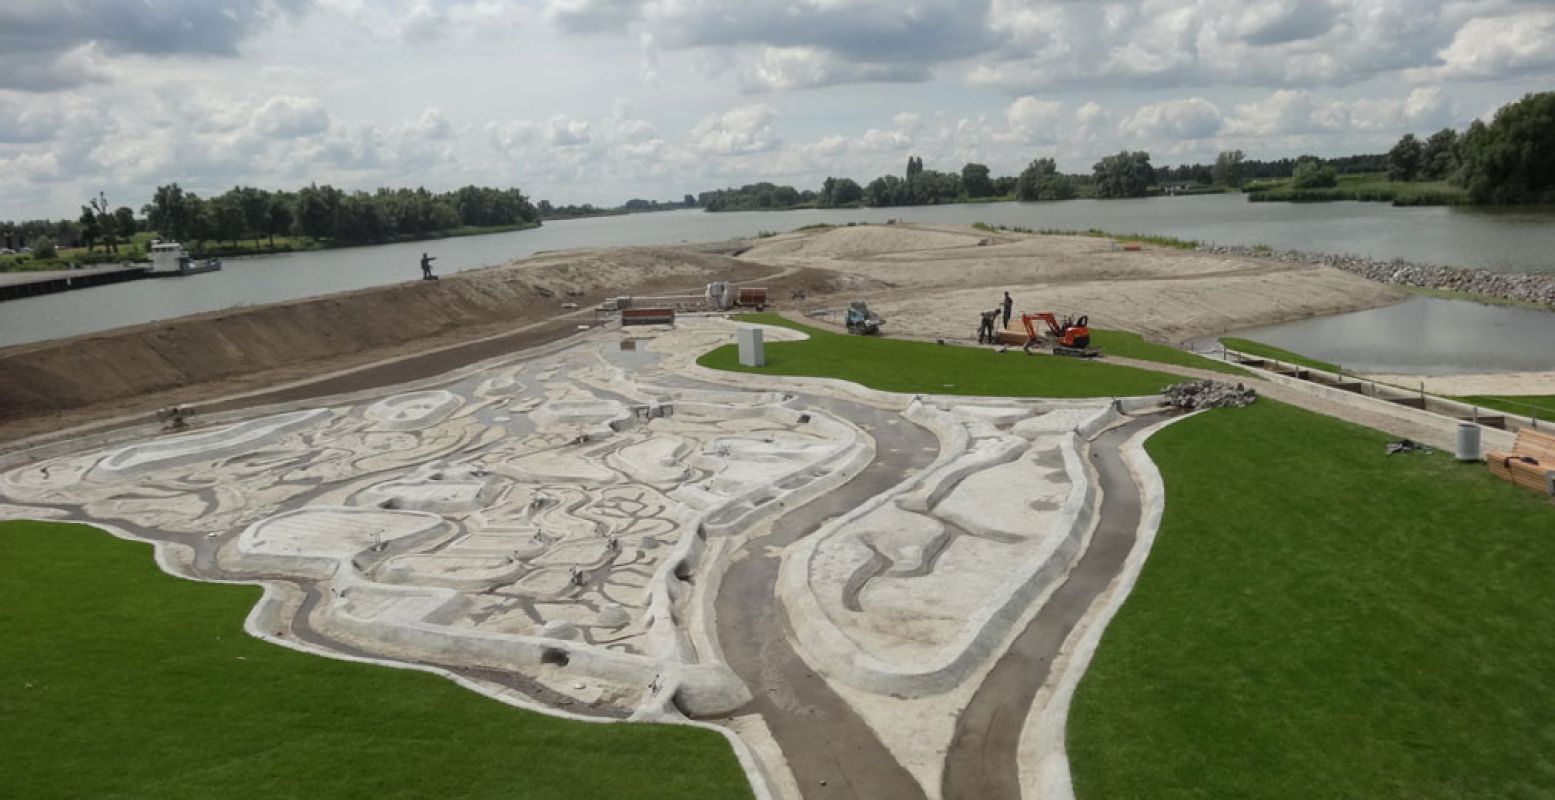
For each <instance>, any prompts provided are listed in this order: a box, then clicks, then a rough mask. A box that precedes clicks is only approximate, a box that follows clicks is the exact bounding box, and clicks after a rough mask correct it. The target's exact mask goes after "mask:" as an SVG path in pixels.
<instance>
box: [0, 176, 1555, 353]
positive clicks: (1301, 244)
mask: <svg viewBox="0 0 1555 800" xmlns="http://www.w3.org/2000/svg"><path fill="white" fill-rule="evenodd" d="M888 219H901V220H905V221H910V222H926V223H947V224H968V223H972V222H978V221H982V222H987V223H990V224H999V225H1010V226H1023V227H1028V228H1033V229H1041V228H1057V229H1085V228H1099V229H1103V230H1108V231H1113V232H1118V233H1150V234H1160V235H1170V236H1177V237H1180V238H1185V239H1197V240H1200V241H1206V242H1216V243H1221V244H1267V245H1269V246H1271V247H1275V248H1278V249H1290V248H1295V249H1303V250H1312V251H1320V252H1330V253H1347V254H1354V255H1364V256H1370V257H1373V258H1389V259H1391V258H1402V259H1404V260H1408V261H1414V262H1418V263H1428V264H1444V265H1452V266H1467V267H1478V268H1485V269H1491V270H1497V271H1511V272H1555V208H1549V207H1540V208H1531V209H1530V208H1519V209H1512V210H1486V209H1464V208H1446V207H1434V208H1394V207H1392V206H1389V205H1385V204H1381V203H1313V204H1290V203H1249V202H1247V201H1246V199H1245V198H1243V197H1242V196H1240V195H1206V196H1198V197H1178V198H1156V199H1141V200H1109V201H1095V200H1073V201H1068V202H1063V203H988V204H969V205H948V206H919V207H907V208H879V209H842V210H802V211H777V212H760V211H758V212H743V213H720V214H710V213H706V212H702V211H696V210H688V211H669V212H658V213H652V214H633V215H627V216H619V217H597V218H593V219H580V220H562V221H554V222H548V223H546V224H545V225H544V226H543V227H541V228H537V229H533V230H527V231H516V232H512V233H501V234H491V235H487V236H471V237H463V238H453V239H441V240H435V241H427V242H409V243H404V244H391V245H380V246H374V247H355V248H343V249H339V250H324V251H316V252H308V253H292V254H285V255H274V256H257V257H251V258H240V259H229V260H228V261H227V266H226V269H224V270H222V271H221V272H218V273H211V274H207V275H201V276H196V277H190V278H180V279H169V280H155V281H134V282H130V283H123V284H117V285H113V286H104V287H100V288H95V289H85V290H79V291H74V292H66V293H63V294H56V295H47V296H43V297H35V298H27V299H23V300H15V301H10V302H6V303H0V346H7V345H14V344H22V343H26V342H35V341H42V340H46V339H52V338H58V337H62V336H72V335H78V334H83V333H93V332H97V331H103V330H108V329H111V328H117V327H120V326H124V325H133V324H138V323H144V322H152V321H156V320H162V319H170V318H173V317H179V316H184V315H187V314H195V313H200V312H205V311H216V310H220V309H226V308H233V307H237V306H243V305H258V304H262V303H272V302H278V301H284V300H293V299H297V298H302V297H310V296H314V295H320V294H328V293H331V292H339V291H346V290H351V289H360V288H365V287H369V286H378V285H383V284H388V283H395V282H399V281H403V280H410V279H414V278H415V277H416V276H417V275H418V274H419V271H418V268H417V262H418V260H419V258H420V256H421V253H422V252H423V251H425V252H430V253H432V254H433V255H435V256H437V258H438V261H437V268H438V270H439V271H440V272H443V273H445V274H446V273H451V272H459V271H463V270H467V269H476V268H479V267H485V266H492V265H496V264H502V263H505V262H507V261H510V260H512V259H515V258H522V257H524V256H528V255H533V254H534V253H537V252H541V251H548V250H565V249H573V248H581V247H611V246H618V245H631V244H674V243H679V242H695V241H714V240H723V239H730V238H739V237H750V236H753V235H755V234H756V233H757V232H759V231H788V230H793V229H794V228H798V227H801V226H804V225H810V224H816V223H833V224H845V223H847V222H884V221H885V220H888ZM1445 308H1451V309H1452V310H1451V311H1446V310H1443V309H1445ZM1363 315H1364V316H1363ZM1422 315H1423V316H1422ZM1525 315H1531V316H1525ZM1352 318H1353V319H1356V320H1358V321H1355V322H1349V323H1342V324H1346V325H1352V326H1359V327H1357V328H1354V329H1353V330H1355V331H1360V330H1362V329H1364V331H1365V335H1366V339H1355V340H1353V341H1352V343H1351V345H1349V346H1359V344H1360V342H1362V341H1368V340H1369V341H1372V342H1386V341H1396V342H1398V343H1399V346H1400V347H1402V348H1404V349H1403V350H1402V351H1400V352H1399V353H1398V354H1390V355H1378V356H1377V357H1376V359H1374V361H1372V362H1366V363H1377V364H1382V363H1386V364H1389V365H1390V366H1392V367H1400V368H1402V367H1403V366H1404V365H1406V364H1407V363H1409V362H1411V361H1415V362H1420V364H1421V366H1428V367H1432V368H1435V369H1436V370H1437V371H1443V367H1444V366H1445V367H1446V369H1448V370H1452V371H1484V370H1487V369H1527V368H1530V367H1528V366H1526V362H1527V360H1528V358H1525V357H1523V356H1517V357H1515V358H1514V357H1512V354H1511V352H1510V351H1513V350H1520V351H1525V352H1533V353H1538V352H1539V351H1541V350H1545V351H1548V350H1551V349H1552V348H1555V314H1550V313H1543V312H1527V311H1522V310H1520V309H1506V308H1498V307H1493V306H1483V305H1480V304H1473V303H1459V302H1456V301H1454V302H1448V301H1435V302H1432V303H1424V302H1420V301H1411V302H1409V303H1405V304H1402V305H1400V306H1395V307H1393V308H1391V309H1382V310H1375V311H1370V312H1362V315H1348V316H1347V317H1343V318H1334V319H1330V320H1322V321H1312V322H1306V323H1293V324H1291V325H1287V326H1275V327H1274V328H1270V329H1268V331H1270V332H1271V333H1270V334H1269V335H1272V336H1278V337H1281V339H1282V340H1283V341H1285V342H1290V343H1293V344H1291V345H1289V346H1291V349H1295V350H1298V351H1302V352H1308V354H1309V355H1313V356H1315V357H1322V358H1325V359H1328V360H1338V361H1341V363H1345V365H1346V366H1352V365H1353V366H1355V367H1356V368H1362V366H1361V362H1363V361H1365V359H1364V358H1362V359H1360V360H1359V361H1357V360H1356V359H1355V358H1354V356H1355V355H1356V354H1355V353H1354V352H1351V351H1338V350H1334V349H1332V348H1331V345H1333V344H1334V343H1336V342H1338V341H1340V338H1341V337H1338V336H1334V335H1329V334H1323V333H1314V334H1310V335H1309V334H1300V335H1298V333H1297V332H1298V331H1301V330H1303V326H1313V330H1316V331H1328V330H1331V328H1330V326H1331V325H1334V324H1339V323H1336V320H1343V319H1352ZM1443 321H1450V322H1451V324H1452V325H1453V326H1454V327H1455V328H1456V329H1457V333H1455V334H1454V335H1453V336H1452V337H1449V338H1451V341H1450V342H1446V341H1444V340H1443V339H1442V338H1440V337H1444V336H1448V334H1447V333H1445V332H1441V330H1440V329H1441V327H1442V326H1441V325H1440V324H1439V323H1441V322H1443ZM1427 328H1428V329H1430V330H1431V331H1433V332H1436V333H1435V335H1434V336H1433V337H1427V338H1425V339H1422V338H1420V337H1419V332H1420V331H1422V330H1424V329H1427ZM1502 328H1506V329H1508V330H1515V331H1517V332H1518V334H1519V335H1529V334H1531V335H1535V336H1537V337H1542V338H1537V339H1535V340H1533V341H1542V342H1544V343H1545V346H1543V347H1528V348H1521V347H1518V348H1512V347H1506V346H1504V345H1505V342H1506V341H1508V340H1504V339H1503V340H1500V341H1499V342H1495V341H1493V340H1495V339H1496V337H1497V336H1498V335H1500V333H1498V331H1501V329H1502ZM1332 330H1338V328H1332ZM1346 330H1351V329H1350V328H1346ZM1465 330H1469V331H1480V333H1464V331H1465ZM1356 335H1359V334H1356ZM1511 341H1518V340H1511ZM1521 341H1529V340H1527V339H1522V340H1521ZM1271 343H1274V344H1280V343H1281V342H1280V341H1271ZM1302 344H1305V345H1306V346H1307V347H1309V348H1313V347H1315V346H1316V345H1321V351H1319V350H1316V349H1309V350H1303V349H1302V346H1297V345H1302ZM1439 345H1440V347H1441V349H1438V346H1439ZM1379 352H1380V351H1379ZM1410 353H1413V354H1414V355H1413V356H1411V355H1409V354H1410ZM1503 356H1505V358H1503ZM1487 358H1488V359H1489V361H1487V360H1486V359H1487ZM1443 359H1447V360H1448V361H1450V362H1451V363H1447V364H1444V362H1443ZM1535 360H1542V361H1543V363H1542V365H1541V366H1540V368H1543V369H1555V356H1542V354H1541V355H1540V356H1539V357H1538V358H1536V359H1535ZM1513 361H1516V362H1517V365H1512V362H1513ZM1419 368H1421V367H1420V366H1417V367H1415V368H1414V369H1419Z"/></svg>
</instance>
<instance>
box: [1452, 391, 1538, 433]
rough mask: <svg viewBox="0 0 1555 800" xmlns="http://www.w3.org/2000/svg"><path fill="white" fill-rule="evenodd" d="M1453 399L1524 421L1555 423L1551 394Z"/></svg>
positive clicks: (1479, 396)
mask: <svg viewBox="0 0 1555 800" xmlns="http://www.w3.org/2000/svg"><path fill="white" fill-rule="evenodd" d="M1453 399H1454V400H1458V401H1460V402H1464V403H1473V404H1474V405H1479V406H1485V407H1487V408H1493V409H1496V410H1497V411H1504V412H1506V413H1508V414H1511V415H1513V416H1517V417H1522V418H1524V419H1527V418H1529V417H1536V418H1538V419H1543V420H1550V421H1555V395H1551V394H1544V395H1536V394H1517V395H1486V394H1477V395H1469V396H1467V397H1454V398H1453ZM1541 429H1544V428H1543V426H1541ZM1545 430H1546V431H1547V432H1548V431H1549V430H1555V428H1552V429H1545Z"/></svg>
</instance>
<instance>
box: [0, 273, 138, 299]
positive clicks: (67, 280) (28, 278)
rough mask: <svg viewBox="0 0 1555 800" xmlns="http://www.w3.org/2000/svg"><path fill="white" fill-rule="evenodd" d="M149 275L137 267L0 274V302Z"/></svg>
mask: <svg viewBox="0 0 1555 800" xmlns="http://www.w3.org/2000/svg"><path fill="white" fill-rule="evenodd" d="M150 271H151V266H150V265H148V264H140V265H136V266H129V267H125V266H119V265H114V266H107V267H85V268H82V269H56V270H47V271H38V272H0V302H3V301H5V300H17V299H20V298H23V297H36V296H38V295H43V294H54V293H56V292H68V291H70V290H72V289H86V288H88V287H92V286H106V285H108V284H110V283H123V282H124V281H134V280H140V279H141V278H146V277H149V274H148V273H150Z"/></svg>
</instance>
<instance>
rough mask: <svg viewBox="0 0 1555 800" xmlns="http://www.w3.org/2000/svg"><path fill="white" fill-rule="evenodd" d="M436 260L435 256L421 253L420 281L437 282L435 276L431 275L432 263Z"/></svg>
mask: <svg viewBox="0 0 1555 800" xmlns="http://www.w3.org/2000/svg"><path fill="white" fill-rule="evenodd" d="M436 260H437V256H429V255H427V254H426V253H422V254H421V279H422V280H424V281H435V280H437V276H436V275H433V274H432V262H433V261H436Z"/></svg>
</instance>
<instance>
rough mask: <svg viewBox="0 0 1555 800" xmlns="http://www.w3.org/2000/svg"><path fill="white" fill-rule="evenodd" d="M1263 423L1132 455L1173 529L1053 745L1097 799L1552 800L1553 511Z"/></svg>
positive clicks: (1444, 464)
mask: <svg viewBox="0 0 1555 800" xmlns="http://www.w3.org/2000/svg"><path fill="white" fill-rule="evenodd" d="M1388 438H1389V437H1388V436H1387V435H1385V434H1382V433H1379V432H1376V431H1372V430H1368V429H1364V428H1360V427H1356V426H1353V425H1350V424H1348V423H1345V422H1341V421H1338V420H1334V419H1330V418H1328V417H1322V416H1319V415H1316V414H1312V413H1309V412H1306V411H1302V410H1299V409H1296V408H1293V407H1290V406H1285V405H1281V404H1278V403H1273V402H1269V401H1264V400H1260V401H1259V402H1258V403H1257V404H1255V405H1254V406H1252V407H1250V408H1247V409H1238V410H1228V411H1215V412H1211V413H1209V414H1206V415H1203V416H1201V417H1199V418H1196V419H1194V420H1190V421H1188V422H1185V423H1182V424H1179V425H1176V426H1173V427H1170V428H1168V429H1166V430H1165V431H1163V432H1161V433H1160V434H1158V435H1156V436H1155V437H1154V438H1152V439H1151V440H1150V441H1149V442H1148V443H1147V449H1148V450H1149V452H1150V454H1151V457H1152V458H1153V459H1154V460H1155V461H1156V463H1157V464H1158V465H1159V467H1160V469H1161V473H1162V475H1163V476H1164V478H1165V483H1166V491H1167V498H1168V500H1167V508H1166V515H1165V519H1164V520H1163V521H1162V525H1161V529H1160V533H1159V537H1158V539H1157V541H1156V543H1155V547H1154V550H1153V551H1152V552H1151V554H1150V558H1149V560H1148V561H1147V562H1146V564H1145V567H1144V572H1143V574H1142V575H1141V577H1140V580H1139V583H1138V585H1137V587H1136V588H1135V589H1134V591H1133V593H1132V594H1131V595H1130V597H1129V599H1128V601H1127V603H1126V604H1125V605H1124V607H1123V609H1122V610H1121V612H1120V613H1119V614H1118V616H1117V618H1116V619H1115V620H1114V621H1113V622H1112V624H1111V625H1110V626H1109V628H1108V629H1107V631H1106V634H1105V635H1104V638H1103V640H1102V642H1101V646H1100V648H1099V649H1098V651H1097V653H1096V657H1095V660H1094V661H1093V663H1092V664H1091V667H1090V669H1089V671H1088V672H1087V673H1086V676H1085V678H1084V679H1083V680H1082V682H1081V684H1080V688H1079V690H1078V692H1077V694H1076V697H1075V699H1074V705H1073V710H1072V712H1071V716H1070V721H1069V736H1068V749H1069V755H1070V758H1071V763H1072V766H1073V773H1074V780H1075V787H1076V789H1077V793H1078V795H1079V797H1081V798H1082V799H1083V800H1091V799H1092V798H1106V799H1107V800H1114V799H1115V798H1179V797H1193V798H1227V797H1235V798H1504V797H1520V798H1521V797H1526V798H1533V797H1551V796H1555V640H1552V639H1551V638H1550V636H1549V631H1550V630H1551V628H1552V626H1555V593H1552V592H1550V591H1549V585H1550V575H1551V574H1555V506H1551V504H1550V503H1549V502H1548V501H1546V500H1545V499H1543V498H1541V497H1539V496H1538V495H1535V494H1533V493H1531V492H1526V491H1523V490H1520V489H1517V488H1515V487H1512V486H1510V485H1509V484H1506V483H1504V482H1502V481H1499V480H1496V479H1494V478H1492V477H1490V476H1489V475H1488V474H1487V472H1486V470H1485V468H1484V466H1483V465H1463V464H1459V463H1457V462H1455V461H1452V460H1451V459H1450V458H1448V457H1446V456H1445V455H1441V454H1436V455H1431V456H1425V455H1418V454H1409V455H1396V456H1391V457H1389V456H1384V455H1383V444H1384V442H1385V441H1387V439H1388Z"/></svg>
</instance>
